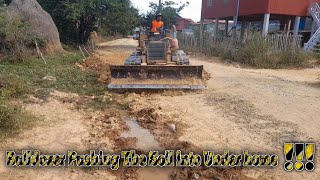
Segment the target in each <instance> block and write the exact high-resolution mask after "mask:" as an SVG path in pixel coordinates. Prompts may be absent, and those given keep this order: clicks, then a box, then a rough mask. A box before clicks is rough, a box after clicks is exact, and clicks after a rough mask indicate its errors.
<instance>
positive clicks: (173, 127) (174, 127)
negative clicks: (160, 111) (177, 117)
mask: <svg viewBox="0 0 320 180" xmlns="http://www.w3.org/2000/svg"><path fill="white" fill-rule="evenodd" d="M169 127H170V129H171V130H172V131H173V132H174V133H176V125H174V124H169Z"/></svg>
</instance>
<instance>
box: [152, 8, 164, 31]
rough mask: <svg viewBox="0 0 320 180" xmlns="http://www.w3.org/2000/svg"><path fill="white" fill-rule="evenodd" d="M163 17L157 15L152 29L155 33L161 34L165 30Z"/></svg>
mask: <svg viewBox="0 0 320 180" xmlns="http://www.w3.org/2000/svg"><path fill="white" fill-rule="evenodd" d="M162 19H163V16H162V14H161V13H159V14H157V15H156V19H155V20H153V21H152V29H151V31H152V32H153V33H159V31H162V30H163V26H164V23H163V21H162Z"/></svg>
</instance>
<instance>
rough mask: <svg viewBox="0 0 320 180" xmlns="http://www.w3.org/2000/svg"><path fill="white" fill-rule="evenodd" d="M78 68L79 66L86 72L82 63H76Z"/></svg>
mask: <svg viewBox="0 0 320 180" xmlns="http://www.w3.org/2000/svg"><path fill="white" fill-rule="evenodd" d="M76 66H77V67H78V68H79V69H80V70H81V71H85V70H86V69H85V68H84V67H83V66H82V65H81V64H80V63H76Z"/></svg>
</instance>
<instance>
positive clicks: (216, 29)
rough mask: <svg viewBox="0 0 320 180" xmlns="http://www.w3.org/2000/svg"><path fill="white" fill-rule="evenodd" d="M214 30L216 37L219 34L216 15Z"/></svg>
mask: <svg viewBox="0 0 320 180" xmlns="http://www.w3.org/2000/svg"><path fill="white" fill-rule="evenodd" d="M214 28H215V30H214V37H215V38H217V37H218V35H219V18H218V17H216V20H215V27H214Z"/></svg>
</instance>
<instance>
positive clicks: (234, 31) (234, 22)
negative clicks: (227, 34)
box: [232, 16, 238, 38]
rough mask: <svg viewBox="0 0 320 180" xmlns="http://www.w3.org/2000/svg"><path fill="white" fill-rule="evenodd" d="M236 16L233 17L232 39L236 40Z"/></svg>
mask: <svg viewBox="0 0 320 180" xmlns="http://www.w3.org/2000/svg"><path fill="white" fill-rule="evenodd" d="M237 19H238V18H237V16H235V17H233V27H232V37H233V38H237Z"/></svg>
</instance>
